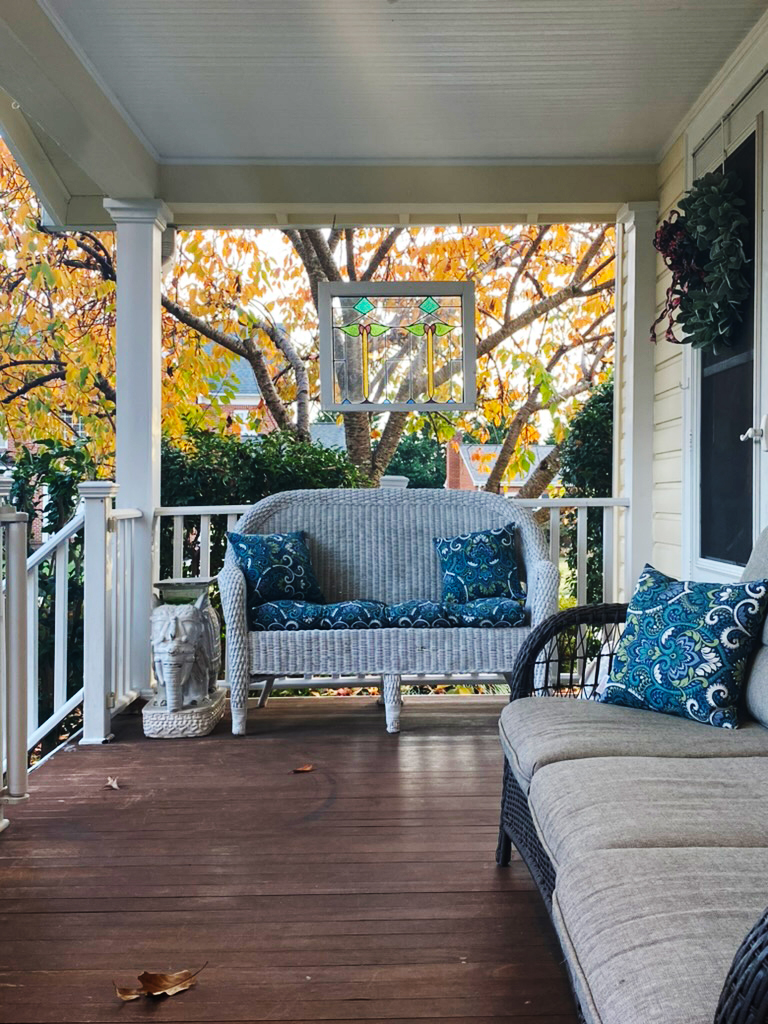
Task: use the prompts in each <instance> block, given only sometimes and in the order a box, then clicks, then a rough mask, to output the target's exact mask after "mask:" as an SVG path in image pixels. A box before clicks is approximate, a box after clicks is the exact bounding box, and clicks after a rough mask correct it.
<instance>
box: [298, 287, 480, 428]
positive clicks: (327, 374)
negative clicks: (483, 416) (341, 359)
mask: <svg viewBox="0 0 768 1024" xmlns="http://www.w3.org/2000/svg"><path fill="white" fill-rule="evenodd" d="M391 297H399V298H408V299H421V300H426V299H428V298H435V299H436V300H439V299H440V298H441V297H450V298H452V299H454V300H455V299H459V301H460V306H461V313H460V322H461V357H460V364H461V391H462V394H461V400H460V401H455V400H454V401H438V400H436V399H427V400H424V401H422V400H413V401H407V402H402V401H388V400H386V399H376V400H372V399H363V400H359V401H358V400H356V401H351V400H349V401H339V400H338V397H337V394H336V385H335V379H334V371H335V359H334V330H337V329H338V328H335V327H334V321H333V310H334V303H333V300H334V299H336V298H354V299H357V300H360V299H362V298H368V299H369V300H370V301H371V302H373V303H374V305H375V300H376V299H382V298H391ZM318 310H319V316H320V396H321V402H320V404H321V407H322V408H323V409H324V410H327V411H328V412H419V411H421V412H425V411H429V410H431V411H433V412H437V411H440V412H447V411H451V410H454V411H462V410H469V409H475V408H476V406H477V387H476V379H475V361H476V352H475V286H474V284H473V283H472V282H471V281H456V282H451V281H397V282H374V281H322V282H321V283H320V285H319V288H318ZM457 361H458V360H457Z"/></svg>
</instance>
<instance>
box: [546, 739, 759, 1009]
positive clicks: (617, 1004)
mask: <svg viewBox="0 0 768 1024" xmlns="http://www.w3.org/2000/svg"><path fill="white" fill-rule="evenodd" d="M713 731H714V730H713ZM766 904H768V849H764V848H763V849H749V850H745V849H733V848H726V847H723V848H720V849H695V848H693V849H691V848H688V849H674V850H602V851H600V852H598V853H595V854H594V855H593V856H592V857H591V858H590V860H589V862H588V863H587V864H584V863H575V862H574V863H572V864H568V865H566V866H565V867H564V868H563V870H562V871H561V872H559V873H558V876H557V886H556V889H555V895H554V901H553V915H554V918H555V926H556V928H557V931H558V934H559V936H560V941H561V943H562V946H563V949H564V951H565V954H566V957H567V960H568V967H569V969H570V971H571V974H572V977H573V980H574V989H575V991H576V994H577V996H578V998H579V1002H580V1003H581V1005H582V1008H583V1010H584V1011H585V1016H586V1018H587V1021H588V1024H712V1021H713V1020H714V1017H715V1010H716V1008H717V1003H718V1000H719V998H720V992H721V989H722V987H723V982H724V981H725V977H726V974H727V972H728V968H729V967H730V965H731V961H732V960H733V957H734V954H735V952H736V950H737V949H738V947H739V945H740V944H741V942H742V940H743V939H744V937H745V936H746V934H747V932H748V931H749V930H750V928H752V926H753V925H754V923H755V921H756V920H757V919H758V918H759V917H760V915H761V914H762V912H763V910H764V909H765V906H766Z"/></svg>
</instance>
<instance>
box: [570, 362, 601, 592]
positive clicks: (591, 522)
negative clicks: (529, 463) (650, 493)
mask: <svg viewBox="0 0 768 1024" xmlns="http://www.w3.org/2000/svg"><path fill="white" fill-rule="evenodd" d="M560 478H561V480H562V482H563V485H564V486H565V489H566V494H567V495H568V496H569V497H576V498H609V497H610V496H611V493H612V488H613V377H610V378H609V379H608V380H606V381H604V383H602V384H599V385H598V386H597V387H596V388H595V389H594V391H593V392H592V394H591V395H590V397H589V399H588V400H587V401H586V402H585V403H584V406H583V408H582V409H580V410H579V412H578V413H577V414H576V416H574V418H573V420H572V421H571V425H570V430H569V432H568V437H567V438H566V439H565V441H564V442H563V445H562V448H561V465H560ZM563 526H564V530H563V536H564V539H565V540H566V543H567V545H568V546H567V549H566V560H567V563H568V568H569V570H570V579H569V585H570V589H571V592H572V594H573V595H574V596H575V594H576V572H577V565H576V559H577V552H576V517H575V515H574V514H570V515H569V516H567V517H564V523H563ZM602 579H603V510H602V509H600V508H596V509H589V510H588V512H587V601H588V602H589V603H590V604H593V603H595V602H598V601H602V599H603V594H602Z"/></svg>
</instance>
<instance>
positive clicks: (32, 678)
mask: <svg viewBox="0 0 768 1024" xmlns="http://www.w3.org/2000/svg"><path fill="white" fill-rule="evenodd" d="M38 571H39V568H38V566H37V565H36V566H34V567H33V568H32V569H29V570H28V571H27V728H28V729H29V731H30V732H33V731H34V730H35V729H36V728H37V723H38V721H39V715H40V708H39V701H40V662H39V659H40V612H39V608H38V603H39V601H38V594H39V580H38Z"/></svg>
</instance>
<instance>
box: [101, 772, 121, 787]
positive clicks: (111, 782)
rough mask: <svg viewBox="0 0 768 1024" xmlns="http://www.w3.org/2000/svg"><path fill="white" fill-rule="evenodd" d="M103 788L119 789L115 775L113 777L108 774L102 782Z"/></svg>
mask: <svg viewBox="0 0 768 1024" xmlns="http://www.w3.org/2000/svg"><path fill="white" fill-rule="evenodd" d="M104 789H120V787H119V786H118V784H117V776H115V777H114V779H113V778H112V776H111V775H108V776H107V781H106V782H105V783H104Z"/></svg>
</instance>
